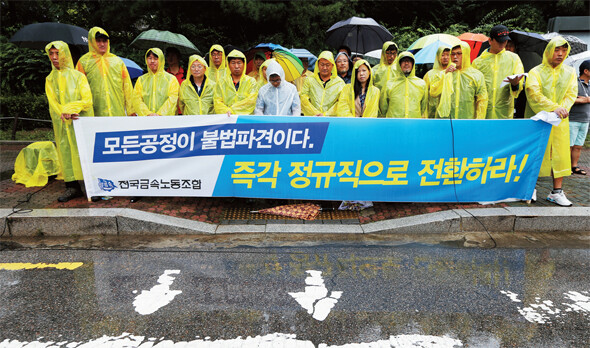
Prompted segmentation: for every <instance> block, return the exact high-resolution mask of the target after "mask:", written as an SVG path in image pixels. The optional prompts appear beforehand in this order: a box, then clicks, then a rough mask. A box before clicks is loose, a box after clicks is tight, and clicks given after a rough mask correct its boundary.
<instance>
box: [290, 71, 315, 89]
mask: <svg viewBox="0 0 590 348" xmlns="http://www.w3.org/2000/svg"><path fill="white" fill-rule="evenodd" d="M312 75H313V73H312V72H311V71H309V70H305V71H304V72H303V74H301V76H299V77H298V78H296V79H295V81H293V84H294V85H295V87H297V91H298V92H301V88H302V87H303V82H305V79H306V78H308V77H310V76H312Z"/></svg>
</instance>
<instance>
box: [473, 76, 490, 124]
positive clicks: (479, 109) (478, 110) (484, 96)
mask: <svg viewBox="0 0 590 348" xmlns="http://www.w3.org/2000/svg"><path fill="white" fill-rule="evenodd" d="M487 108H488V92H487V90H486V81H485V79H484V77H483V74H481V76H480V78H478V81H477V90H476V92H475V118H476V119H484V118H486V110H487Z"/></svg>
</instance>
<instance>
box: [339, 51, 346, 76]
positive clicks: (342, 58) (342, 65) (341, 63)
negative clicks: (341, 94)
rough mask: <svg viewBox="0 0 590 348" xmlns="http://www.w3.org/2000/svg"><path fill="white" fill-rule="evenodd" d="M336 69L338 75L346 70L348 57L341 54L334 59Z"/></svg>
mask: <svg viewBox="0 0 590 348" xmlns="http://www.w3.org/2000/svg"><path fill="white" fill-rule="evenodd" d="M336 70H338V74H340V75H342V74H345V73H347V72H348V58H346V56H344V55H341V56H339V57H338V59H336Z"/></svg>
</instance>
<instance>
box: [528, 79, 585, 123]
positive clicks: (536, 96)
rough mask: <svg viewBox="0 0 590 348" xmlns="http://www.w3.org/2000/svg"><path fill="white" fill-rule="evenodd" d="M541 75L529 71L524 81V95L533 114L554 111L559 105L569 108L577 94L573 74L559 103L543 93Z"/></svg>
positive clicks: (576, 85)
mask: <svg viewBox="0 0 590 348" xmlns="http://www.w3.org/2000/svg"><path fill="white" fill-rule="evenodd" d="M540 80H541V77H540V76H539V75H538V72H537V71H535V70H531V71H529V76H528V78H527V81H526V87H525V92H526V97H527V101H528V104H529V106H530V107H531V109H532V110H533V112H534V113H535V114H537V113H539V112H541V111H554V110H555V109H557V108H559V107H563V108H565V109H566V110H568V111H569V110H570V109H571V107H572V105H574V102H575V101H576V98H577V95H578V84H577V82H576V79H575V74H572V77H571V78H570V81H569V83H568V88H567V91H566V93H565V95H564V97H563V99H562V101H561V102H560V103H556V102H553V101H552V100H551V99H549V98H547V97H546V96H545V95H544V94H543V90H542V88H541V83H540Z"/></svg>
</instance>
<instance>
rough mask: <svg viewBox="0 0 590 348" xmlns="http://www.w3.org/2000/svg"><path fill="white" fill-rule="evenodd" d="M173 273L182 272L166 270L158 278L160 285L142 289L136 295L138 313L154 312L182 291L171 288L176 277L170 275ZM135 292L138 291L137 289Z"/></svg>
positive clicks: (134, 303)
mask: <svg viewBox="0 0 590 348" xmlns="http://www.w3.org/2000/svg"><path fill="white" fill-rule="evenodd" d="M171 274H180V271H179V270H166V271H164V274H162V275H161V276H160V278H158V285H156V286H154V287H153V288H151V289H150V290H142V291H141V293H140V294H139V295H137V296H136V297H135V300H134V301H133V306H134V307H135V311H137V313H139V314H141V315H147V314H152V313H154V312H155V311H157V310H158V309H160V308H162V307H164V306H165V305H167V304H169V303H170V302H172V300H173V299H174V297H176V295H178V294H180V293H182V291H180V290H170V285H172V282H173V281H174V277H172V276H170V275H171ZM133 293H134V294H135V293H137V290H135V291H134V292H133Z"/></svg>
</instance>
